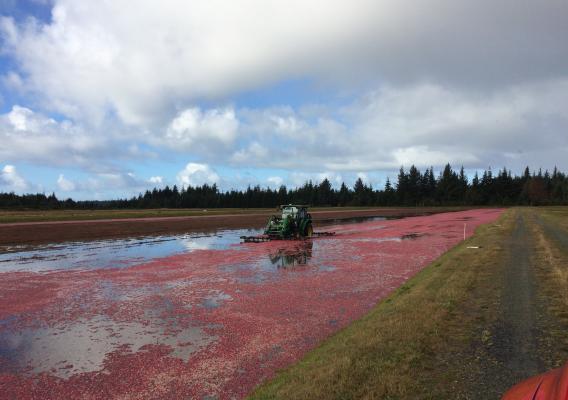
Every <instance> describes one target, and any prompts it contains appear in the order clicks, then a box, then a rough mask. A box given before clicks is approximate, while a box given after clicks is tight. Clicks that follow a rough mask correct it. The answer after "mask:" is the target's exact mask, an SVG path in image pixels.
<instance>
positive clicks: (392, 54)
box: [0, 0, 568, 199]
mask: <svg viewBox="0 0 568 400" xmlns="http://www.w3.org/2000/svg"><path fill="white" fill-rule="evenodd" d="M135 4H136V5H135V6H133V2H132V1H126V0H81V1H76V0H0V191H14V192H16V193H30V192H34V193H35V192H46V193H51V192H55V193H56V195H57V196H58V197H61V198H67V197H72V198H74V199H113V198H124V197H130V196H133V195H137V194H138V193H140V192H143V191H144V190H146V189H148V188H153V187H163V186H165V185H170V186H171V185H174V184H177V185H178V186H180V187H181V186H188V185H201V184H203V183H208V184H213V183H216V184H217V185H218V186H219V187H220V188H221V189H222V190H228V189H233V188H234V189H242V188H246V187H247V186H248V185H257V184H258V185H260V186H262V187H266V186H268V187H273V188H276V187H278V186H279V185H281V184H285V185H287V186H291V187H293V186H297V185H301V184H303V183H304V182H305V181H306V180H309V179H311V180H314V181H320V180H322V179H323V178H328V179H329V180H330V181H331V182H332V184H333V185H336V186H337V185H339V184H340V183H341V182H342V181H345V182H346V183H347V184H352V183H353V182H354V181H355V180H356V179H357V178H358V177H361V178H362V179H363V180H364V181H365V182H366V183H368V184H371V185H373V187H376V188H382V187H383V186H384V183H385V179H386V178H387V177H391V178H394V177H395V176H396V174H397V171H398V169H399V168H400V167H401V166H406V167H409V166H410V165H412V164H414V165H416V166H417V167H419V168H421V169H423V168H427V167H430V166H433V167H434V169H435V170H439V169H441V168H442V167H443V166H444V165H445V164H446V163H448V162H449V163H450V164H451V165H452V166H454V167H456V168H459V167H460V166H462V165H463V166H464V167H465V168H466V170H467V171H468V172H469V173H470V174H471V173H473V172H474V171H477V170H482V169H486V168H489V167H491V168H493V169H494V170H498V169H500V168H502V167H504V166H506V167H507V168H508V169H511V170H512V171H513V172H515V173H521V172H522V170H523V169H524V167H525V166H526V165H528V166H530V167H531V168H533V169H538V168H543V169H552V168H553V167H554V166H557V167H558V168H560V169H562V170H565V171H566V170H568V45H567V43H568V2H567V1H566V0H491V1H489V0H461V1H455V0H418V1H417V0H412V1H410V0H349V1H348V0H325V1H324V0H310V1H305V0H302V1H300V0H286V1H283V0H239V1H227V0H225V1H221V0H184V1H182V0H161V1H159V2H158V1H149V0H137V1H136V2H135Z"/></svg>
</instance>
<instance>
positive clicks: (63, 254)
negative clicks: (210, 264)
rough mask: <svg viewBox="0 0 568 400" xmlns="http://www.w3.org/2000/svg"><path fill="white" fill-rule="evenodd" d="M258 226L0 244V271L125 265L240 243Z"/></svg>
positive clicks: (119, 266)
mask: <svg viewBox="0 0 568 400" xmlns="http://www.w3.org/2000/svg"><path fill="white" fill-rule="evenodd" d="M259 233H260V230H258V229H234V230H222V231H217V232H215V233H211V234H197V233H193V234H177V235H164V236H148V237H139V238H125V239H108V240H96V241H89V242H70V243H65V244H52V245H44V246H36V247H34V248H33V249H29V248H25V247H22V246H20V247H17V246H16V247H14V246H11V247H3V248H2V247H0V272H8V271H34V272H39V271H48V270H62V269H98V268H124V267H129V266H131V265H134V264H138V263H141V262H145V261H149V260H151V259H154V258H159V257H166V256H170V255H174V254H179V253H187V252H191V251H195V250H208V249H213V250H222V249H227V248H229V247H230V246H232V245H235V244H238V243H240V236H249V235H257V234H259Z"/></svg>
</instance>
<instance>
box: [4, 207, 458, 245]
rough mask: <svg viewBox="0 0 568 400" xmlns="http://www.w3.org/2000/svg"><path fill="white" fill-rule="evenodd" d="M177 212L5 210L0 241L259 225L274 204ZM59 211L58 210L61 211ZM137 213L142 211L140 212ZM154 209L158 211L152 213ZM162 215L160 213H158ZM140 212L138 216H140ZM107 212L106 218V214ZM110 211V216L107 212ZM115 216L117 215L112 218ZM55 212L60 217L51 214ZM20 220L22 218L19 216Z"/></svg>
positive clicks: (342, 214) (318, 217)
mask: <svg viewBox="0 0 568 400" xmlns="http://www.w3.org/2000/svg"><path fill="white" fill-rule="evenodd" d="M459 210H464V208H460V207H439V208H436V207H417V208H414V207H400V208H391V207H388V208H358V209H357V208H346V209H342V208H334V209H320V210H318V209H314V210H312V211H311V214H312V217H313V219H314V222H315V223H316V228H317V226H318V224H324V223H330V222H333V220H336V219H349V218H357V217H374V216H381V217H405V216H412V215H429V214H434V213H439V212H447V211H459ZM169 211H172V213H173V212H177V213H183V212H186V213H194V214H192V215H176V214H172V213H166V215H167V216H163V215H164V213H165V211H163V210H142V211H140V210H136V211H135V212H134V211H133V212H132V213H128V212H126V213H127V214H126V215H127V216H125V214H124V213H125V211H117V212H116V213H112V212H110V211H100V212H98V211H94V212H90V214H89V215H91V216H90V217H89V218H92V219H77V218H87V217H86V215H87V213H76V212H74V213H73V214H70V215H67V216H65V215H66V214H65V213H64V212H61V211H53V213H54V214H55V215H54V216H50V213H51V212H50V211H44V212H42V213H39V214H38V212H37V211H34V212H21V213H20V214H18V212H10V213H9V215H8V214H6V215H4V219H3V220H4V221H20V222H5V223H2V224H0V245H21V244H24V245H30V244H41V243H56V242H65V241H77V240H90V239H103V238H113V237H126V236H144V235H160V234H166V233H177V232H209V231H213V230H216V229H231V228H260V227H262V226H264V224H265V223H266V220H267V218H268V216H270V215H271V214H273V213H275V212H276V211H275V210H266V209H261V210H231V209H224V210H213V211H211V212H209V211H208V212H203V211H197V210H185V211H184V210H182V211H180V210H177V211H176V210H169ZM62 213H63V214H62ZM140 213H142V214H140ZM157 215H158V216H157ZM159 215H162V216H159ZM140 216H142V217H140ZM105 217H106V218H105ZM108 217H110V218H108ZM114 217H116V218H114ZM52 218H59V220H55V221H54V220H51V219H52ZM21 221H25V222H21Z"/></svg>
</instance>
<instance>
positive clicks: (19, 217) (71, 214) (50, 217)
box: [0, 207, 463, 224]
mask: <svg viewBox="0 0 568 400" xmlns="http://www.w3.org/2000/svg"><path fill="white" fill-rule="evenodd" d="M373 209H380V208H378V207H313V208H311V209H310V210H311V211H312V212H319V211H339V212H341V211H358V210H360V211H363V210H373ZM382 209H385V210H392V209H404V207H393V208H382ZM458 209H463V207H461V208H460V207H443V208H434V207H426V208H416V210H424V211H430V210H436V211H437V212H442V211H444V210H445V211H451V210H458ZM274 210H275V209H274V208H212V209H207V210H205V209H196V208H184V209H168V208H161V209H148V210H23V211H19V210H18V211H13V210H0V224H2V223H16V222H42V221H81V220H97V219H127V218H153V217H190V216H207V215H246V214H259V213H260V214H266V213H271V212H273V211H274Z"/></svg>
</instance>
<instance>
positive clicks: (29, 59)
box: [0, 0, 568, 124]
mask: <svg viewBox="0 0 568 400" xmlns="http://www.w3.org/2000/svg"><path fill="white" fill-rule="evenodd" d="M488 13H490V14H491V18H488ZM567 15H568V4H567V3H566V2H565V1H561V0H549V1H546V2H536V1H534V2H529V3H525V4H523V7H519V6H518V2H517V1H515V0H502V1H500V2H499V4H494V3H493V2H488V1H479V0H470V1H462V2H459V3H456V2H455V1H454V0H425V1H421V2H420V3H419V4H416V3H412V4H409V3H408V2H404V1H403V2H401V1H397V0H358V1H356V2H355V3H353V2H352V1H347V0H338V1H333V2H329V1H325V0H312V1H310V2H306V1H301V0H290V1H279V0H246V1H244V2H227V1H222V0H207V1H200V0H194V1H190V2H186V1H181V0H164V1H162V2H160V6H159V7H156V3H155V2H154V1H150V0H140V1H137V2H136V8H135V9H133V7H132V3H131V2H130V1H128V0H115V1H109V2H100V1H96V0H84V1H80V2H77V1H75V0H57V1H55V2H54V7H53V11H52V19H51V21H50V22H48V23H41V22H39V21H37V20H27V21H25V22H22V23H21V24H20V25H17V24H16V23H15V22H14V20H13V19H10V18H3V19H2V20H1V22H0V26H1V31H2V35H3V37H4V47H5V49H6V50H7V51H8V52H9V54H11V55H12V56H13V57H14V58H15V59H16V60H17V62H18V63H19V64H20V66H21V69H22V71H23V74H22V76H25V82H24V83H25V85H26V86H27V88H28V89H30V90H34V91H36V92H37V93H38V94H39V95H40V96H41V97H42V98H43V100H45V104H46V105H49V106H50V107H53V109H55V110H57V111H58V112H61V113H64V114H66V115H69V116H74V117H77V116H79V115H86V116H90V117H95V119H96V118H100V117H101V116H102V115H104V114H105V113H107V112H109V111H110V112H111V113H113V114H114V113H116V114H117V115H118V116H119V117H120V119H121V120H122V121H124V122H126V123H128V124H140V123H143V122H147V121H149V120H152V119H154V118H156V117H161V116H163V114H164V113H168V112H169V110H171V108H172V107H173V106H176V105H179V104H184V103H187V102H188V101H189V102H192V101H195V100H196V99H215V98H217V99H218V98H226V97H227V96H229V95H231V94H234V93H237V92H239V91H242V90H250V89H254V88H258V87H260V86H262V85H265V84H267V83H270V82H277V81H280V80H286V79H294V78H297V77H312V78H314V79H316V80H320V81H324V82H326V83H327V84H328V85H332V82H337V81H341V80H343V81H353V80H355V81H361V80H362V79H366V78H369V77H370V78H372V79H376V78H378V79H379V80H380V81H383V82H404V83H411V82H416V81H420V80H424V79H427V80H428V79H430V80H434V81H437V82H451V83H452V84H456V85H481V86H483V85H494V84H501V83H506V84H510V83H518V82H523V81H528V80H538V79H541V78H542V77H543V76H546V77H558V76H561V75H564V74H565V71H566V70H567V69H568V53H567V52H566V49H565V43H564V42H565V41H564V40H563V39H564V38H565V37H567V36H568V25H567V24H566V16H567ZM488 43H491V45H490V46H489V45H487V44H488ZM519 43H522V51H521V50H520V49H519ZM480 66H482V67H480ZM282 122H284V123H285V124H286V123H287V122H289V121H285V120H284V121H282Z"/></svg>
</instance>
